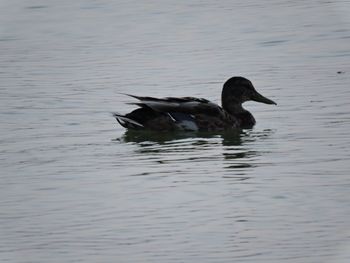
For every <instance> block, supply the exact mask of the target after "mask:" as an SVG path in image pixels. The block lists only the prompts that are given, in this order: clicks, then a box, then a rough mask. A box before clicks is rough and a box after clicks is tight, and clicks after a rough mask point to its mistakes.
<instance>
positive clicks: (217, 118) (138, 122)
mask: <svg viewBox="0 0 350 263" xmlns="http://www.w3.org/2000/svg"><path fill="white" fill-rule="evenodd" d="M129 96H131V97H134V98H136V99H138V100H139V102H136V103H132V104H135V105H138V106H139V107H140V108H138V109H136V110H134V111H132V112H131V113H128V114H126V115H121V114H119V113H114V114H113V115H114V117H115V118H116V119H117V121H118V122H119V123H120V124H121V125H122V126H123V127H125V128H128V129H134V130H155V131H176V130H180V131H223V130H230V129H234V128H251V127H253V126H254V124H255V119H254V117H253V115H252V114H251V113H250V112H249V111H247V110H245V109H244V108H243V107H242V103H243V102H245V101H248V100H253V101H257V102H262V103H266V104H276V103H275V102H274V101H272V100H270V99H268V98H266V97H264V96H262V95H261V94H259V93H258V92H257V91H256V90H255V88H254V86H253V84H252V83H251V82H250V81H249V80H248V79H245V78H243V77H232V78H230V79H229V80H227V81H226V82H225V84H224V87H223V89H222V94H221V103H222V107H220V106H219V105H217V104H215V103H213V102H210V101H208V100H206V99H202V98H193V97H183V98H173V97H168V98H163V99H158V98H153V97H139V96H134V95H129Z"/></svg>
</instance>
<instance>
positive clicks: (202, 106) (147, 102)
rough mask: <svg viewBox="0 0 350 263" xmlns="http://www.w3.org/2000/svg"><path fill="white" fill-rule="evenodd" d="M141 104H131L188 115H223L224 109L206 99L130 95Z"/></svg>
mask: <svg viewBox="0 0 350 263" xmlns="http://www.w3.org/2000/svg"><path fill="white" fill-rule="evenodd" d="M127 95H129V94H127ZM129 96H131V97H133V98H136V99H138V100H139V101H140V102H135V103H130V104H134V105H138V106H140V107H149V108H151V109H153V110H154V111H158V112H182V113H188V114H209V115H218V114H220V115H221V114H223V110H222V108H221V107H220V106H219V105H217V104H215V103H213V102H211V101H209V100H206V99H202V98H194V97H183V98H173V97H167V98H153V97H139V96H135V95H129Z"/></svg>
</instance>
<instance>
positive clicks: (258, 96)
mask: <svg viewBox="0 0 350 263" xmlns="http://www.w3.org/2000/svg"><path fill="white" fill-rule="evenodd" d="M251 100H253V101H256V102H261V103H265V104H274V105H277V103H276V102H274V101H273V100H270V99H268V98H266V97H264V96H263V95H261V94H260V93H258V92H257V93H255V94H254V95H253V97H252V98H251Z"/></svg>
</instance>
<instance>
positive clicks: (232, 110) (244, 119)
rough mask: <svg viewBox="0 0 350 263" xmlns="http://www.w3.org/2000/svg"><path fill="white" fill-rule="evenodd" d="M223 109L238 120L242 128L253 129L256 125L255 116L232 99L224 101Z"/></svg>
mask: <svg viewBox="0 0 350 263" xmlns="http://www.w3.org/2000/svg"><path fill="white" fill-rule="evenodd" d="M222 108H223V109H224V110H225V111H227V112H228V113H229V114H231V115H233V116H234V117H235V118H237V119H238V120H239V121H240V123H241V125H240V126H241V127H242V128H252V127H253V126H254V125H255V119H254V116H253V115H252V114H251V113H250V112H249V111H247V110H246V109H244V108H243V106H242V103H240V102H238V101H236V100H234V99H231V100H229V101H228V100H222Z"/></svg>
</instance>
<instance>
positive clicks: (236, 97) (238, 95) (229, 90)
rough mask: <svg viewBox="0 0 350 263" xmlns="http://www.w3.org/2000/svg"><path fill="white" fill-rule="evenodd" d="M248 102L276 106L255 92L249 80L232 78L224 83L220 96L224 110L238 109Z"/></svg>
mask: <svg viewBox="0 0 350 263" xmlns="http://www.w3.org/2000/svg"><path fill="white" fill-rule="evenodd" d="M249 100H253V101H257V102H261V103H265V104H275V105H277V103H276V102H274V101H273V100H270V99H268V98H266V97H264V96H263V95H261V94H260V93H259V92H257V91H256V90H255V88H254V86H253V84H252V83H251V82H250V80H248V79H246V78H243V77H232V78H230V79H229V80H227V81H226V82H225V84H224V87H223V89H222V94H221V101H222V106H223V108H224V109H226V110H229V111H232V110H230V109H231V108H232V109H233V108H237V107H238V108H240V107H241V105H242V103H243V102H245V101H249Z"/></svg>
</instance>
